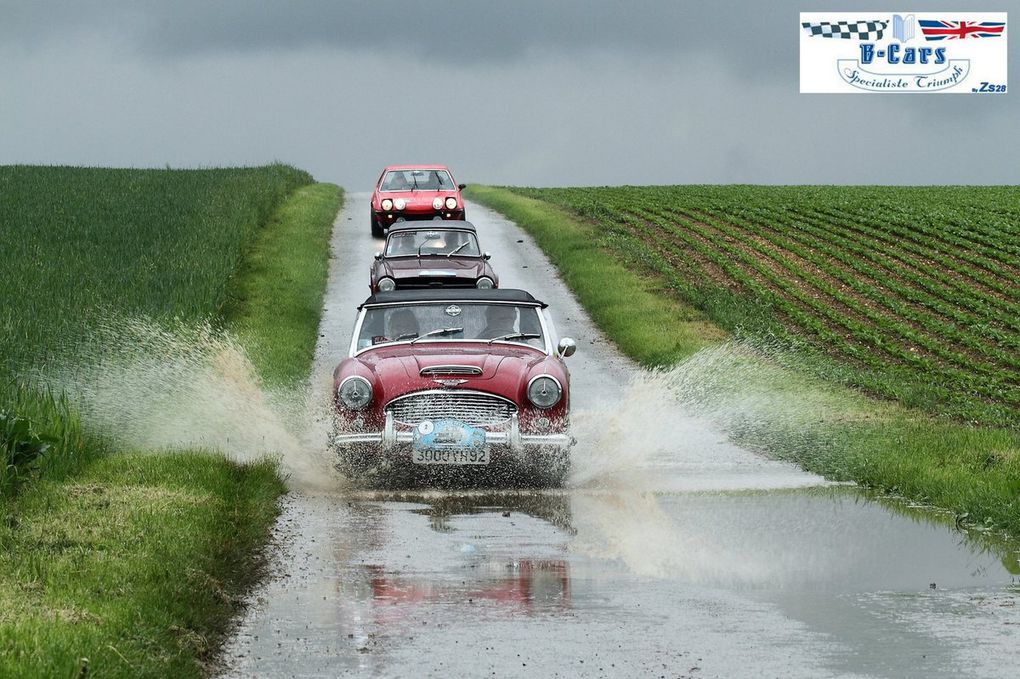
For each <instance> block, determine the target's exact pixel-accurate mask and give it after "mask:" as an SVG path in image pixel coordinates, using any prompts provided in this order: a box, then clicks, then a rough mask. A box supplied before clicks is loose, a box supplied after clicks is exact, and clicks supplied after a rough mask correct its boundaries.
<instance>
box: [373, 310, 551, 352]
mask: <svg viewBox="0 0 1020 679" xmlns="http://www.w3.org/2000/svg"><path fill="white" fill-rule="evenodd" d="M426 335H427V336H426ZM494 339H500V340H501V341H506V342H515V343H518V344H527V345H529V346H532V347H535V348H537V349H542V350H545V335H544V334H543V331H542V322H541V321H540V319H539V311H538V308H537V307H534V306H523V305H521V306H518V305H515V304H496V303H491V302H462V303H451V302H442V303H436V304H408V305H407V306H387V307H379V308H374V309H373V308H369V309H366V310H365V317H364V320H363V321H362V323H361V332H360V333H359V334H358V349H359V350H360V349H366V348H368V347H371V346H373V345H376V344H383V343H386V342H411V341H415V340H417V341H415V344H423V343H426V342H437V341H446V340H457V341H465V340H477V341H487V340H494Z"/></svg>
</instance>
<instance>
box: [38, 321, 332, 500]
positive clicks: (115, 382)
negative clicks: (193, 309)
mask: <svg viewBox="0 0 1020 679" xmlns="http://www.w3.org/2000/svg"><path fill="white" fill-rule="evenodd" d="M73 352H74V353H73V358H65V359H64V360H63V361H61V362H60V365H61V367H60V368H59V369H57V370H54V371H51V372H50V373H48V374H46V375H41V376H40V379H41V380H42V381H43V382H45V383H48V384H50V385H51V386H52V387H54V388H56V389H62V390H63V391H65V392H66V393H67V394H68V396H69V397H70V399H71V400H72V402H73V403H74V404H75V405H76V407H77V408H79V410H80V411H81V412H82V415H83V418H84V420H85V422H87V423H88V425H89V426H90V427H93V428H95V429H97V430H98V431H100V432H101V433H103V434H104V435H106V436H107V437H109V439H110V440H111V441H113V442H115V443H116V444H117V445H118V446H119V447H121V448H122V449H138V450H184V449H208V450H216V451H219V452H222V453H224V454H226V455H227V456H228V457H230V458H231V459H234V460H237V461H241V462H244V461H249V460H254V459H259V458H263V457H266V456H272V457H277V458H278V459H279V460H280V465H281V471H282V473H283V474H284V475H285V476H287V477H288V482H289V484H290V485H291V486H292V487H301V488H306V489H327V488H330V487H336V486H337V485H338V484H342V479H340V478H339V477H338V476H337V475H336V473H335V471H334V470H333V466H332V465H331V464H330V461H329V459H328V455H327V453H326V451H325V441H326V426H327V423H328V415H327V413H326V410H325V407H324V405H322V404H324V403H325V399H322V398H320V396H321V389H319V388H313V386H321V385H313V386H306V387H303V388H297V389H292V390H274V389H269V388H267V387H266V386H265V385H263V384H262V382H261V381H260V380H259V378H258V375H257V372H256V370H255V368H254V366H253V365H252V363H251V361H250V360H249V359H248V356H247V355H246V353H245V351H244V349H243V348H242V347H241V346H240V345H239V344H238V343H237V341H236V340H235V339H234V338H233V337H231V336H230V335H229V334H228V333H226V332H223V331H220V330H216V329H214V328H212V327H211V326H210V325H208V324H200V325H188V324H184V323H170V324H166V323H164V324H157V323H155V322H153V321H151V320H148V319H144V318H128V319H124V318H107V319H105V320H102V321H100V322H98V323H97V324H96V330H95V332H94V333H92V334H90V336H89V337H87V338H86V339H85V340H84V341H83V342H80V343H77V344H76V345H75V347H74V349H73ZM68 355H69V356H70V355H71V354H70V353H69V354H68Z"/></svg>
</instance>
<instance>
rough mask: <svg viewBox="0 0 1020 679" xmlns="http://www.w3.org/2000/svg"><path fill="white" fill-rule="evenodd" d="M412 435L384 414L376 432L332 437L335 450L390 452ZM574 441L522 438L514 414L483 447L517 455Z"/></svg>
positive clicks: (534, 436)
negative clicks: (360, 447)
mask: <svg viewBox="0 0 1020 679" xmlns="http://www.w3.org/2000/svg"><path fill="white" fill-rule="evenodd" d="M413 440H414V432H412V431H405V430H401V431H397V430H396V427H395V426H394V423H393V414H392V413H386V422H385V424H384V426H383V430H382V431H379V432H357V433H351V434H345V433H341V432H337V433H336V434H334V435H333V443H334V444H335V445H338V446H347V445H357V444H365V443H377V444H380V445H381V446H382V447H383V448H392V447H393V446H396V445H397V444H400V443H411V441H413ZM574 443H575V439H574V437H573V436H570V435H568V434H522V433H521V425H520V420H519V419H518V417H517V414H516V413H515V414H514V415H511V416H510V428H509V429H508V430H507V431H486V432H485V444H486V445H494V446H509V447H510V449H511V450H514V451H519V450H521V449H523V448H526V447H529V446H542V447H548V448H561V449H566V448H569V447H570V446H572V445H574Z"/></svg>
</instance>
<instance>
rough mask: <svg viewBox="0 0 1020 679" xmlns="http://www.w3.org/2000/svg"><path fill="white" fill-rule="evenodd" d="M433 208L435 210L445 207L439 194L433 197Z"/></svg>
mask: <svg viewBox="0 0 1020 679" xmlns="http://www.w3.org/2000/svg"><path fill="white" fill-rule="evenodd" d="M432 209H433V210H442V209H443V199H442V198H440V197H439V196H436V197H435V198H433V199H432Z"/></svg>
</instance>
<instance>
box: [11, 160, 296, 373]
mask: <svg viewBox="0 0 1020 679" xmlns="http://www.w3.org/2000/svg"><path fill="white" fill-rule="evenodd" d="M311 181H312V179H311V177H310V176H309V175H308V174H307V173H305V172H302V171H300V170H296V169H294V168H291V167H287V166H285V165H272V166H268V167H258V168H240V169H215V170H118V169H100V168H73V167H28V166H3V167H0V196H3V200H0V252H3V253H4V264H3V266H2V267H0V290H3V291H4V292H3V296H4V303H3V305H2V306H0V375H2V374H4V373H6V374H7V375H10V374H12V373H17V372H22V371H24V369H25V368H26V367H28V366H31V365H39V364H45V363H46V362H47V361H50V360H53V359H54V358H55V357H56V356H57V355H59V354H61V353H64V352H67V351H69V350H70V351H73V346H74V344H75V341H76V339H77V338H78V337H80V336H82V335H83V334H85V333H87V332H88V330H89V328H90V327H91V322H92V321H93V320H95V319H96V318H97V317H100V316H101V315H102V314H103V313H104V312H105V311H108V310H113V311H116V312H117V313H120V314H124V315H132V314H137V315H146V316H149V317H156V318H172V317H176V318H179V319H182V320H197V319H203V318H208V317H211V316H213V315H214V314H216V313H217V312H219V311H220V309H221V308H222V306H223V304H224V303H225V301H226V294H227V289H228V286H229V285H230V281H231V278H232V277H233V276H234V274H235V272H236V271H237V270H238V266H239V263H240V261H241V258H242V256H243V252H244V248H245V246H246V245H248V244H249V243H250V241H251V239H252V237H253V235H254V232H255V230H256V229H257V228H258V227H259V226H261V225H263V224H265V223H266V221H268V219H269V217H270V215H271V214H272V212H273V210H274V209H275V208H276V206H277V205H278V204H279V203H280V201H281V200H282V199H283V198H284V197H285V196H287V195H288V194H290V193H291V192H292V191H293V190H294V189H296V188H297V187H298V186H302V185H305V184H308V183H311Z"/></svg>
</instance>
